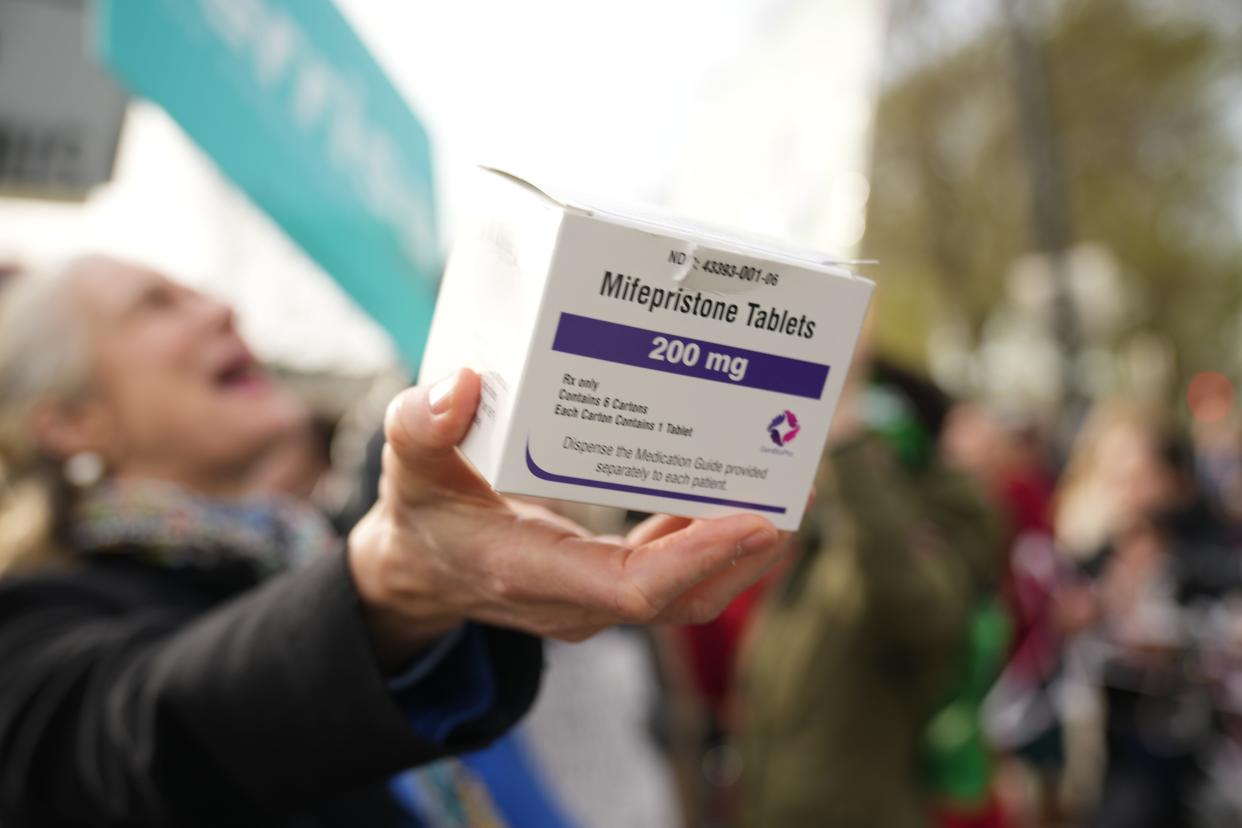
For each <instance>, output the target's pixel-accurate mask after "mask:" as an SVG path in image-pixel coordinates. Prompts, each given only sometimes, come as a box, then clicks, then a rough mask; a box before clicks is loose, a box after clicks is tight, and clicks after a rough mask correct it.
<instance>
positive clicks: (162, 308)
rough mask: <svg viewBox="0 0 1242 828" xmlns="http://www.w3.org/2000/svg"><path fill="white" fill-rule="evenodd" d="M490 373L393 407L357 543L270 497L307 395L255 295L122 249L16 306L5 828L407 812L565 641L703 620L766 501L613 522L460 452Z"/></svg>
mask: <svg viewBox="0 0 1242 828" xmlns="http://www.w3.org/2000/svg"><path fill="white" fill-rule="evenodd" d="M478 396H479V380H478V377H477V376H476V375H475V374H473V373H471V372H469V371H466V370H463V371H461V372H459V373H457V374H456V375H454V376H451V377H449V378H447V379H444V380H441V381H440V382H439V383H437V384H435V385H432V386H430V387H416V388H412V389H409V390H408V391H406V392H404V393H402V394H401V395H399V396H398V397H397V398H396V399H395V400H394V401H393V403H392V404H391V405H390V407H389V410H388V413H387V416H386V420H385V424H384V430H385V435H386V438H387V445H386V446H385V449H384V463H383V476H382V479H381V481H380V487H379V491H380V494H379V499H378V502H377V503H376V504H375V505H374V507H373V508H372V509H371V510H370V512H369V513H368V514H367V515H366V517H364V518H363V519H362V521H361V522H360V523H359V524H358V526H357V527H356V528H355V529H354V530H353V531H352V533H351V534H350V536H349V538H348V539H347V540H344V541H341V540H338V539H336V538H335V537H333V535H332V533H331V531H330V530H329V529H328V527H327V525H326V524H325V523H324V522H323V521H322V520H320V519H319V518H318V517H317V515H316V514H315V513H314V512H313V511H311V510H310V509H308V508H307V507H305V506H303V505H302V504H300V503H298V502H295V501H292V500H284V499H280V498H276V497H272V496H262V497H259V496H255V495H251V494H248V492H247V481H248V480H250V479H252V474H253V472H254V469H255V467H256V464H257V463H260V462H261V461H262V458H263V455H264V449H265V447H267V446H268V445H270V444H272V443H273V441H276V440H278V439H280V438H281V437H283V436H285V435H286V434H287V433H288V432H289V430H290V429H292V428H295V427H296V426H297V424H298V423H299V421H300V418H301V416H302V415H301V412H300V411H299V410H298V408H297V406H295V405H294V404H293V403H292V402H291V401H290V400H289V399H288V398H286V397H285V396H284V395H282V394H281V393H280V392H279V391H278V390H277V389H276V387H275V386H274V385H273V384H272V382H271V381H270V380H269V378H268V376H267V375H266V374H265V373H264V371H263V369H262V368H261V367H260V366H259V365H258V364H257V363H256V362H255V360H254V359H253V357H252V356H251V354H250V352H249V351H248V350H247V348H246V346H245V344H244V343H243V342H242V340H241V339H240V338H239V336H238V335H237V333H236V331H235V330H234V325H233V317H232V314H231V313H230V311H229V310H228V308H226V307H224V306H222V305H220V304H218V303H216V302H215V301H212V300H211V299H208V298H207V297H205V296H203V295H201V294H198V293H196V292H194V291H191V290H188V289H187V288H185V287H182V286H179V285H177V284H176V283H174V282H172V281H170V280H168V279H167V278H165V277H163V276H161V275H160V274H158V273H154V272H151V271H149V270H145V269H143V268H140V267H136V266H133V265H129V264H124V263H121V262H116V261H111V260H107V259H101V258H91V259H83V260H79V261H77V262H74V263H72V264H71V265H69V266H67V267H64V268H61V269H60V270H59V271H57V272H54V273H47V274H37V273H27V274H22V275H20V276H18V277H16V279H15V280H14V284H11V285H9V286H8V287H6V288H5V290H4V292H3V294H0V572H2V573H3V580H0V676H2V677H3V678H2V680H0V823H2V824H4V825H5V826H14V827H16V826H25V825H53V824H55V825H120V824H124V825H164V824H175V825H186V824H211V825H227V824H238V823H252V822H253V823H262V824H265V825H284V824H288V825H330V824H351V825H360V824H366V825H383V824H393V825H399V824H402V823H403V814H402V813H401V811H400V808H399V805H398V804H397V802H396V800H394V799H392V798H390V797H389V796H388V795H387V788H386V781H387V780H388V779H389V778H390V777H392V776H393V775H394V774H397V773H399V772H400V771H402V770H403V769H405V768H409V767H411V766H413V765H417V764H420V763H423V762H427V761H429V760H432V759H435V758H437V757H440V756H443V755H446V754H449V753H455V752H461V751H465V750H468V749H472V748H476V747H479V746H481V745H483V744H485V743H487V742H488V741H490V740H491V739H493V738H495V737H497V736H498V735H500V734H501V733H502V732H504V731H505V730H506V729H507V728H508V727H509V726H511V725H512V724H513V723H514V722H515V721H516V720H517V719H518V718H519V717H520V716H521V715H522V714H523V713H524V712H525V711H526V709H527V708H528V707H529V705H530V703H531V700H532V698H533V696H534V694H535V691H536V688H537V684H538V678H539V673H540V669H541V653H540V643H539V639H538V638H537V637H535V636H541V635H543V636H554V637H557V638H563V639H568V640H574V639H581V638H583V637H585V636H588V635H590V634H592V633H593V632H595V631H598V630H599V629H601V628H603V627H606V626H608V625H612V624H615V623H620V622H625V623H654V622H664V621H679V622H681V621H687V620H702V619H705V618H707V617H709V616H711V615H713V614H714V613H715V612H717V611H718V610H719V608H721V607H722V606H723V605H724V604H725V603H726V602H727V601H728V600H729V599H730V598H731V597H732V596H733V595H735V594H736V593H737V592H738V591H740V590H741V589H742V588H744V587H745V586H746V585H748V584H749V583H750V582H751V581H753V580H754V579H755V578H757V577H758V576H759V574H760V573H761V572H762V571H763V570H764V569H765V568H766V567H767V566H768V565H769V564H771V563H772V561H773V558H774V556H775V555H776V554H777V552H776V550H777V548H778V544H777V540H778V537H777V533H776V531H775V529H774V528H773V527H772V526H771V524H770V523H768V522H767V521H766V520H764V519H762V518H759V517H756V516H749V515H740V516H734V517H728V518H721V519H718V520H712V521H695V522H691V521H686V520H680V519H676V518H671V517H658V518H653V519H651V520H650V521H648V522H647V523H645V524H643V525H641V526H640V527H638V529H636V530H635V531H634V532H633V533H632V534H631V535H630V536H629V537H628V538H626V539H624V540H622V539H616V540H609V539H603V538H593V537H590V536H588V535H587V534H586V533H585V532H583V531H582V530H580V529H578V528H577V527H575V526H573V525H571V524H567V523H566V522H565V521H562V520H559V519H557V518H555V517H553V516H551V515H550V514H545V513H541V512H537V511H534V510H532V509H530V508H529V507H521V508H519V507H516V506H514V505H513V504H511V503H509V502H507V501H506V500H504V499H503V498H501V497H500V496H498V495H497V494H496V493H495V492H494V491H492V490H491V489H490V488H489V487H488V486H487V485H486V484H485V483H484V482H483V481H482V480H481V479H480V478H479V477H478V476H476V474H475V473H474V471H473V470H472V469H471V467H470V466H469V465H468V464H467V463H466V462H465V461H464V460H463V458H462V457H461V455H460V454H459V453H458V452H457V450H456V444H457V443H458V441H459V440H460V439H461V438H462V437H463V435H464V434H465V432H466V430H467V428H468V427H469V423H470V421H471V419H472V417H473V415H474V410H475V407H476V404H477V402H478Z"/></svg>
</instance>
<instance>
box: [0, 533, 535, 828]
mask: <svg viewBox="0 0 1242 828" xmlns="http://www.w3.org/2000/svg"><path fill="white" fill-rule="evenodd" d="M485 635H486V640H487V644H488V650H489V655H490V658H491V662H492V667H493V673H494V675H495V677H496V687H497V694H496V705H495V707H494V708H493V709H492V710H491V711H490V712H489V713H487V714H485V715H484V716H483V717H482V718H480V719H477V720H474V721H472V722H468V723H466V724H465V725H463V726H461V727H459V728H458V729H457V730H456V731H454V732H453V734H452V735H451V736H450V738H449V739H448V740H447V741H448V743H447V744H445V745H439V744H431V743H429V742H427V741H425V740H423V739H421V738H420V737H419V736H418V735H417V734H416V733H415V732H414V730H413V729H412V728H411V727H410V726H409V725H408V723H407V721H406V719H405V715H404V713H403V711H402V710H401V708H400V707H399V706H398V705H397V703H396V702H395V701H394V700H393V698H392V696H391V695H390V693H389V690H388V688H387V687H386V685H385V682H384V677H383V675H382V674H381V671H380V668H379V666H378V664H377V662H376V659H375V657H374V655H373V652H372V648H371V645H370V642H369V639H368V637H367V632H366V629H365V627H364V624H363V619H362V617H361V612H360V604H359V598H358V595H357V592H356V590H355V588H354V584H353V581H352V579H351V577H350V575H349V569H348V567H347V565H346V562H345V555H344V553H343V552H342V553H339V554H332V555H327V556H325V557H324V558H323V559H322V560H319V561H317V562H315V563H313V564H311V565H310V566H308V567H306V568H304V569H299V570H295V571H292V572H289V573H287V574H284V575H280V576H277V577H275V578H272V579H270V580H268V581H267V582H264V583H262V584H259V583H258V582H257V581H256V579H255V577H254V576H253V575H252V574H251V570H250V569H249V567H246V566H243V565H241V564H238V563H232V564H217V565H213V566H211V567H209V568H200V569H169V568H165V567H161V566H156V565H154V564H149V563H144V562H143V561H142V560H141V559H140V558H139V557H137V556H131V555H125V554H114V555H95V556H93V557H91V558H89V559H87V560H86V561H84V562H83V563H81V564H80V565H79V566H78V567H77V568H75V569H72V570H62V571H57V572H48V573H43V574H39V575H36V576H31V577H25V578H21V579H18V578H11V579H8V580H6V581H3V582H0V826H3V828H25V826H44V825H49V826H50V825H56V826H69V825H107V826H114V825H187V824H189V825H197V824H204V825H239V824H262V825H306V826H316V825H336V824H340V825H366V826H370V825H385V824H397V820H398V812H397V810H396V808H395V806H394V804H393V803H392V801H391V799H390V798H389V797H388V796H387V792H386V789H385V788H384V782H385V780H386V779H387V778H388V777H389V776H391V775H392V774H394V773H396V772H398V771H400V770H401V769H403V768H408V767H411V766H413V765H417V764H420V763H425V762H428V761H430V760H433V759H436V758H438V757H440V756H443V755H445V754H446V753H449V752H462V751H465V750H468V749H471V748H474V747H479V746H482V745H484V744H486V743H487V742H488V741H490V740H491V739H493V738H495V737H497V736H498V735H500V734H501V733H503V732H504V731H505V730H506V729H507V728H508V727H509V726H511V725H512V724H513V723H514V722H515V721H516V720H517V719H518V718H519V717H520V716H521V715H522V714H523V713H524V712H525V711H526V710H527V708H528V707H529V706H530V704H531V702H532V701H533V698H534V695H535V691H536V688H537V685H538V680H539V673H540V670H541V665H542V655H541V650H540V643H539V641H538V640H537V639H534V638H531V637H529V636H525V635H522V634H519V633H514V632H509V631H503V630H494V629H489V630H486V632H485Z"/></svg>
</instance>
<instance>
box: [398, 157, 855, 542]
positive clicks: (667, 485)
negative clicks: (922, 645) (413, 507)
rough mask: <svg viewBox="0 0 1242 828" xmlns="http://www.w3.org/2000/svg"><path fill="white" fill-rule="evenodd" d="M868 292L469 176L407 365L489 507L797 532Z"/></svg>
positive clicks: (628, 215)
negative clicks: (753, 520) (457, 434)
mask: <svg viewBox="0 0 1242 828" xmlns="http://www.w3.org/2000/svg"><path fill="white" fill-rule="evenodd" d="M873 288H874V285H873V284H872V282H870V281H868V280H867V279H864V278H861V277H859V276H857V275H855V274H853V273H851V272H849V271H848V270H847V269H845V268H843V267H841V266H839V265H837V264H834V263H832V262H830V261H827V260H826V259H825V258H824V257H822V256H820V255H817V254H814V253H811V252H809V251H805V250H797V249H794V248H788V247H783V246H779V245H773V244H771V243H769V242H767V241H757V240H754V239H748V238H746V237H743V236H740V235H733V234H725V233H721V232H718V231H715V230H707V229H704V228H699V227H695V226H692V225H689V224H686V223H682V222H679V221H676V220H670V219H665V218H658V219H657V218H652V217H651V216H649V215H643V214H639V213H635V212H630V211H618V210H614V209H609V208H605V207H603V206H600V205H598V204H595V203H592V202H590V201H584V200H580V199H575V198H567V197H565V196H563V195H555V194H552V193H549V192H545V191H544V190H541V189H539V188H538V187H536V186H534V185H532V184H530V183H528V182H527V181H524V180H523V179H521V178H518V177H516V176H513V175H510V174H508V173H505V172H502V171H499V170H494V169H484V170H482V171H481V172H480V174H479V181H478V189H477V192H476V195H475V202H474V210H473V212H472V213H471V214H470V215H469V216H468V218H467V220H466V221H465V222H464V224H463V225H462V226H461V227H460V229H459V233H458V241H457V243H456V246H455V247H454V250H453V253H452V256H451V258H450V260H449V264H448V269H447V271H446V273H445V276H444V283H443V285H442V287H441V292H440V298H439V302H438V304H437V306H436V311H435V317H434V319H433V321H432V326H431V334H430V339H429V341H428V343H427V347H426V351H425V356H424V359H423V365H422V377H423V378H424V380H435V379H437V378H439V377H440V376H443V375H446V374H449V373H450V372H452V371H453V370H455V369H456V368H458V367H461V366H463V365H465V366H469V367H471V368H474V369H475V370H476V371H478V372H479V373H480V374H481V375H482V378H483V395H482V399H481V401H480V403H479V408H478V413H477V415H476V417H475V421H474V424H473V426H472V427H471V429H470V431H469V433H468V434H467V435H466V438H465V441H464V442H463V443H462V445H461V450H462V451H463V452H464V453H465V456H466V457H467V458H468V459H469V460H470V462H471V463H473V464H474V466H475V468H476V469H478V471H479V473H480V474H481V475H483V477H485V478H486V479H487V480H488V482H490V483H491V484H492V485H493V486H494V487H495V488H496V489H497V490H498V491H500V492H504V493H508V494H516V495H530V496H535V497H546V498H557V499H561V500H574V501H580V502H584V503H596V504H602V505H606V506H617V507H621V508H624V509H632V510H637V511H643V512H664V513H669V514H675V515H686V516H691V517H713V516H718V515H724V514H730V513H734V512H756V513H758V514H761V515H764V516H766V517H768V518H770V519H771V520H772V522H773V523H774V524H776V526H777V527H779V528H781V529H796V528H797V527H798V524H799V523H800V522H801V520H802V512H803V510H804V508H805V506H806V499H807V495H808V493H809V492H810V488H811V483H812V481H813V479H814V476H815V470H816V466H817V465H818V463H819V458H820V454H821V452H822V451H823V448H824V440H825V437H826V436H827V434H828V426H829V424H830V423H831V421H832V414H833V410H834V409H835V407H836V403H837V398H838V396H839V395H840V393H841V387H842V384H843V383H844V381H845V376H846V372H847V370H848V368H849V364H850V357H851V355H852V354H853V351H854V345H855V343H856V341H857V339H858V334H859V330H860V328H861V326H862V323H863V317H864V316H865V315H866V312H867V306H868V304H869V303H870V300H871V292H872V289H873Z"/></svg>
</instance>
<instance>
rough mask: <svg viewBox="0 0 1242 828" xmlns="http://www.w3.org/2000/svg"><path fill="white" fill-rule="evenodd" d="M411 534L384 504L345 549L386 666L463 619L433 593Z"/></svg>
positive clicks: (394, 665) (399, 662)
mask: <svg viewBox="0 0 1242 828" xmlns="http://www.w3.org/2000/svg"><path fill="white" fill-rule="evenodd" d="M409 546H410V544H409V542H408V538H405V537H404V535H402V534H401V533H399V532H398V530H397V529H396V527H395V526H394V525H393V521H392V520H391V519H389V518H388V517H387V516H385V515H384V514H383V513H382V512H381V511H380V507H379V506H377V507H376V508H373V509H372V510H371V511H370V512H369V513H367V515H366V516H365V517H364V518H363V519H362V520H361V521H359V523H358V525H357V526H356V527H354V530H353V531H352V532H350V534H349V540H348V542H347V555H348V561H349V572H350V576H351V577H352V578H353V581H354V587H355V589H356V590H357V593H358V598H359V601H360V603H361V605H362V615H363V620H364V622H365V624H366V626H367V630H368V632H369V633H370V637H371V643H372V646H373V647H374V650H375V655H376V658H377V660H378V661H379V663H380V666H381V668H382V669H383V670H384V671H385V672H391V671H393V670H396V669H399V668H400V667H402V666H404V665H405V664H407V663H408V662H409V660H410V659H411V658H412V657H414V656H415V655H416V654H418V653H419V652H421V651H423V650H425V649H426V648H428V647H430V646H432V645H433V644H434V643H435V642H436V641H437V640H439V639H440V638H441V637H442V636H444V635H445V634H447V633H449V632H451V631H452V630H454V629H455V628H457V627H458V626H460V625H461V623H462V622H463V621H464V619H463V618H462V617H461V616H459V615H457V614H456V613H453V612H451V611H450V610H449V609H448V608H447V607H446V606H444V605H443V604H442V602H440V601H437V600H436V599H435V589H434V585H433V584H431V583H430V578H429V577H428V576H427V575H426V574H425V573H421V572H418V571H416V570H417V567H414V566H412V565H411V564H412V563H413V562H414V561H416V560H417V556H416V555H415V554H412V550H411V549H409V548H408V547H409Z"/></svg>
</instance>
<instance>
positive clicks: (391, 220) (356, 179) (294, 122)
mask: <svg viewBox="0 0 1242 828" xmlns="http://www.w3.org/2000/svg"><path fill="white" fill-rule="evenodd" d="M97 14H98V20H97V23H98V25H97V28H96V35H97V42H98V47H99V50H100V54H101V56H102V59H103V62H104V64H105V65H106V66H107V67H108V68H109V69H111V70H112V72H113V73H114V74H115V75H116V76H117V77H118V78H119V79H120V80H121V82H122V83H123V84H124V85H126V86H127V87H128V88H129V89H130V91H132V92H133V93H135V94H137V95H141V96H143V97H145V98H148V99H150V100H152V101H154V102H155V103H157V104H159V105H160V106H162V107H163V108H164V109H165V110H167V111H168V113H169V114H170V115H171V116H172V117H173V118H174V119H175V120H176V121H177V123H179V124H180V125H181V127H182V128H183V129H184V130H185V131H186V132H187V133H188V134H189V135H190V137H191V138H193V140H194V141H196V142H197V143H198V144H199V145H200V146H201V147H202V148H203V150H205V151H206V152H207V154H208V155H210V156H211V157H212V158H213V159H214V160H215V162H216V164H217V165H219V167H220V169H221V170H222V171H223V172H224V173H225V174H226V175H227V176H228V177H230V178H231V179H232V180H233V181H234V182H235V183H236V184H237V185H238V186H239V187H241V188H242V189H243V190H244V191H245V192H246V193H247V194H248V195H249V196H250V198H251V199H253V200H254V202H255V203H256V204H258V205H259V207H260V208H262V209H263V210H264V211H266V212H267V213H268V214H269V215H270V216H271V217H272V218H273V219H275V220H276V222H277V224H279V225H280V226H281V227H282V228H283V229H284V231H285V232H286V233H288V234H289V236H290V237H291V238H292V239H293V240H294V241H295V242H297V243H298V244H299V245H300V246H301V247H302V248H303V249H304V250H305V251H306V252H307V253H308V254H310V256H311V257H312V258H314V259H315V261H317V262H318V263H319V264H320V266H322V267H323V268H324V270H326V271H327V272H328V273H329V274H330V275H331V276H332V277H333V278H334V279H335V280H336V281H337V282H338V283H339V284H340V285H341V286H342V287H343V288H344V289H345V290H346V291H347V292H348V293H349V295H350V296H352V297H353V298H354V300H355V301H357V302H358V304H359V305H361V306H362V308H363V309H364V310H365V311H366V312H367V313H369V314H370V315H371V316H372V317H373V318H374V319H375V320H376V321H377V322H379V323H380V325H382V326H383V327H384V328H385V329H386V330H387V331H388V332H389V334H391V335H392V337H393V339H394V341H395V342H396V344H397V348H398V351H399V352H400V354H401V356H402V359H403V360H404V362H405V363H406V365H407V367H409V368H411V369H414V368H417V366H418V363H419V359H420V358H421V355H422V347H423V341H424V339H425V337H426V334H427V329H428V327H429V325H430V323H431V312H432V308H433V306H434V304H435V295H436V283H437V281H438V278H439V273H440V255H439V247H438V237H437V234H436V223H435V200H434V193H433V184H432V175H431V154H430V146H429V142H428V138H427V132H426V130H425V129H424V128H423V126H422V124H421V123H419V121H418V119H417V118H416V117H415V116H414V114H413V113H412V112H411V111H410V109H409V107H408V106H407V105H406V103H405V101H404V100H402V98H401V95H400V94H399V93H398V92H397V90H396V89H395V88H394V87H393V85H392V83H391V82H390V81H389V80H388V78H387V77H386V76H385V75H384V72H383V70H381V69H380V67H379V66H378V65H377V64H376V63H375V60H374V58H372V57H371V54H370V52H368V50H367V48H366V47H365V46H364V45H363V44H362V42H361V41H360V40H359V39H358V36H357V35H356V34H355V33H354V31H353V30H352V29H351V28H350V26H349V24H348V23H347V22H346V21H345V18H344V17H342V16H341V13H340V12H339V11H338V10H337V8H336V6H334V5H333V3H332V2H331V0H98V7H97Z"/></svg>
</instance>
